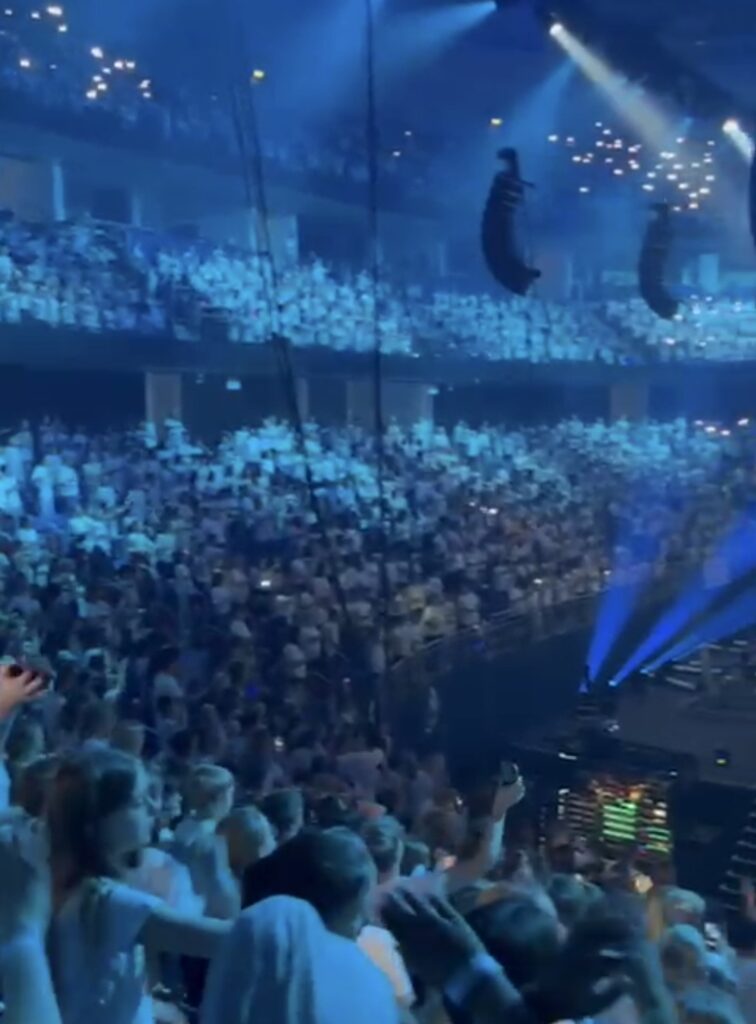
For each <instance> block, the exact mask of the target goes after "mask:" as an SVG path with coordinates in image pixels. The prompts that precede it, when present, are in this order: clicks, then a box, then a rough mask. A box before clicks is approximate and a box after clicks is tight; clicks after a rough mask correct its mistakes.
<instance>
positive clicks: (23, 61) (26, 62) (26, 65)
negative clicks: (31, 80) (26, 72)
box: [18, 57, 31, 68]
mask: <svg viewBox="0 0 756 1024" xmlns="http://www.w3.org/2000/svg"><path fill="white" fill-rule="evenodd" d="M18 66H19V67H20V68H30V67H31V61H30V60H29V58H28V57H21V59H20V60H19V62H18Z"/></svg>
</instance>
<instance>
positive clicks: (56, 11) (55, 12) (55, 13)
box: [47, 5, 63, 18]
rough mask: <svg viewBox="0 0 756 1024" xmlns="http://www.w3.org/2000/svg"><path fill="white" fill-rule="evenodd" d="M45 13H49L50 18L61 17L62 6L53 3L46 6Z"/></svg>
mask: <svg viewBox="0 0 756 1024" xmlns="http://www.w3.org/2000/svg"><path fill="white" fill-rule="evenodd" d="M47 13H48V14H49V15H50V17H51V18H62V17H63V8H62V7H57V6H55V5H53V6H52V7H48V8H47Z"/></svg>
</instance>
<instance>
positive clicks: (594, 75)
mask: <svg viewBox="0 0 756 1024" xmlns="http://www.w3.org/2000/svg"><path fill="white" fill-rule="evenodd" d="M549 34H550V35H551V36H552V38H553V39H555V40H556V42H557V43H558V44H559V46H560V47H561V48H562V49H563V50H564V51H565V52H566V53H567V54H568V55H569V56H570V57H571V58H572V59H573V60H574V62H575V64H576V65H577V66H578V67H579V68H580V70H581V71H582V72H583V74H584V75H585V76H586V78H588V79H589V80H590V81H591V82H593V83H594V85H596V86H597V87H598V88H599V89H600V90H601V92H602V93H603V94H604V95H605V96H606V97H607V99H608V100H609V101H610V103H611V104H612V106H613V107H614V108H615V110H617V111H618V112H619V113H620V114H622V115H623V117H625V118H626V120H627V121H628V122H629V123H630V124H631V125H632V126H633V128H634V129H635V130H636V131H637V132H638V133H639V135H640V136H641V137H642V139H643V140H644V141H646V142H649V143H650V144H652V145H654V146H655V147H661V146H663V145H664V140H665V139H667V138H669V136H670V132H671V131H672V130H673V129H672V127H671V126H670V123H669V120H668V118H667V117H665V116H664V115H663V113H662V112H661V110H660V108H659V107H658V106H657V105H656V104H654V103H653V102H651V101H650V100H649V98H648V97H647V96H646V95H645V93H641V92H639V91H638V90H637V89H635V88H634V87H632V86H631V85H630V84H629V83H628V81H627V80H626V79H622V78H621V77H620V76H619V75H618V74H617V72H616V70H615V68H613V67H612V66H611V65H610V64H609V63H608V62H607V61H606V60H605V59H604V58H602V57H600V56H599V55H598V54H597V53H596V52H595V51H594V50H592V49H591V48H590V47H588V46H586V44H585V43H584V42H582V41H581V40H580V39H579V38H578V37H577V36H576V35H575V34H574V33H573V32H571V31H570V30H569V29H568V28H566V27H565V26H564V25H563V24H562V23H561V22H557V23H556V24H554V25H552V26H551V28H550V29H549ZM603 134H604V135H605V136H612V135H613V132H612V130H611V129H609V128H604V129H603ZM619 141H620V143H621V146H622V145H624V144H623V143H622V140H621V139H620V140H619Z"/></svg>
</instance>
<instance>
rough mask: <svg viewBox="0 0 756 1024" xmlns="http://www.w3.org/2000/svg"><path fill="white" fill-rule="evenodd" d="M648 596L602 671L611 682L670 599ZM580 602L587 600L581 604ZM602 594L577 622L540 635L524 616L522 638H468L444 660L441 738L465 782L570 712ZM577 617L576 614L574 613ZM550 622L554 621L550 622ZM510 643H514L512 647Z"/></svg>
mask: <svg viewBox="0 0 756 1024" xmlns="http://www.w3.org/2000/svg"><path fill="white" fill-rule="evenodd" d="M670 598H671V594H670V593H669V592H668V593H667V594H666V595H665V599H664V600H662V599H659V600H655V601H653V602H646V603H645V604H643V605H642V606H641V607H639V609H638V610H637V611H636V613H635V614H634V615H633V616H631V618H630V620H629V622H628V624H627V626H626V628H625V629H624V630H623V632H622V633H621V634H620V635H619V637H618V638H617V642H616V644H615V645H614V648H613V650H612V652H611V656H610V658H609V659H608V661H607V665H606V669H605V671H604V672H603V673H602V679H601V680H599V682H600V683H604V684H605V683H606V682H608V680H609V679H611V678H612V675H613V674H614V673H615V672H617V671H619V669H620V668H621V667H622V665H624V663H625V662H626V660H627V659H628V658H629V656H630V655H631V654H632V653H633V652H634V651H635V650H636V649H637V647H638V645H639V643H640V642H641V641H642V640H643V639H644V638H645V637H646V636H647V635H648V633H649V632H650V630H651V629H652V628H653V626H654V623H655V622H656V621H657V620H658V617H659V613H660V612H661V610H662V609H663V608H666V607H667V606H668V603H669V600H670ZM575 604H576V605H578V606H579V605H580V603H579V602H576V603H575ZM597 607H598V603H597V601H594V600H591V601H586V602H583V604H582V606H581V607H580V610H579V613H578V618H579V619H580V620H581V621H580V622H579V624H578V623H576V625H575V626H574V627H573V628H568V629H567V630H566V631H563V632H561V634H560V635H556V636H554V635H551V636H550V637H548V638H547V639H540V640H538V639H534V637H533V631H532V627H531V626H530V624H529V623H528V620H526V619H525V618H524V617H523V618H521V619H519V620H516V621H515V622H513V623H512V624H510V625H508V626H503V627H502V632H503V631H504V629H508V630H520V631H522V636H521V639H519V640H518V639H517V637H516V636H515V637H511V636H510V637H509V638H505V637H504V636H498V637H497V636H495V635H489V636H488V637H486V638H484V637H478V638H467V639H465V640H463V641H460V643H459V644H457V645H456V647H455V648H454V649H453V650H452V652H448V651H447V652H445V654H444V657H443V663H441V664H439V665H438V670H439V671H438V675H437V677H436V678H437V680H438V684H439V687H440V697H441V721H440V732H441V740H442V743H443V746H444V749H445V751H446V755H447V758H448V760H449V766H450V769H451V772H452V777H453V778H454V780H455V782H456V784H457V785H459V786H460V787H462V788H464V785H465V781H466V780H468V779H471V778H472V779H474V778H475V777H477V778H480V777H481V776H482V775H487V774H490V773H492V772H494V771H495V770H496V767H497V766H498V764H499V762H500V760H501V759H502V757H505V756H506V751H507V748H508V746H509V744H511V743H518V742H521V741H522V739H523V738H524V736H525V734H526V733H527V732H528V731H530V730H532V729H534V728H535V727H537V726H543V725H544V724H546V723H548V722H549V721H553V720H557V719H560V718H563V717H565V716H566V715H568V714H569V713H570V712H571V710H572V709H574V706H575V704H576V702H577V698H578V693H579V688H580V683H581V681H582V680H583V678H584V674H585V665H586V661H587V656H588V650H589V648H590V643H591V637H592V635H593V621H594V620H595V615H596V610H597ZM552 614H553V616H554V619H553V621H552V623H551V625H550V628H551V631H552V633H553V628H554V627H555V626H556V627H557V628H559V627H560V625H561V624H562V622H564V623H567V622H568V621H569V618H568V616H571V615H572V611H571V609H570V608H569V607H568V608H566V609H565V610H561V609H554V610H553V612H552ZM572 621H575V620H574V619H573V620H572ZM546 625H547V627H548V626H549V624H548V623H547V624H546ZM507 648H508V649H507Z"/></svg>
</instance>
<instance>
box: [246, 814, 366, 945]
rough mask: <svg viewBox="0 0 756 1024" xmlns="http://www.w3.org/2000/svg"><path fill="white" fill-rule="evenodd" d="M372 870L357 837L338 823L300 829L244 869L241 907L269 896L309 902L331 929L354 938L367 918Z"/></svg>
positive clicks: (363, 847) (362, 845) (364, 849)
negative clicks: (269, 852) (320, 827)
mask: <svg viewBox="0 0 756 1024" xmlns="http://www.w3.org/2000/svg"><path fill="white" fill-rule="evenodd" d="M376 878H377V874H376V870H375V865H374V864H373V860H372V858H371V856H370V854H369V852H368V849H367V847H366V846H365V844H364V843H363V841H362V840H361V839H360V837H359V836H357V835H355V834H354V833H353V832H350V831H348V830H347V829H343V828H334V829H326V830H318V829H304V830H303V831H302V832H300V833H299V835H298V836H295V837H294V839H290V840H289V842H288V843H284V844H283V845H282V846H279V847H278V849H277V850H275V851H274V852H273V853H272V854H271V855H270V856H269V857H265V858H263V859H262V860H259V861H258V862H257V863H256V864H253V865H252V867H251V868H248V869H247V871H246V872H245V874H244V893H243V903H244V906H251V905H252V904H254V903H259V902H260V901H262V900H264V899H267V898H268V897H270V896H293V897H295V898H296V899H300V900H305V901H306V902H307V903H310V904H312V906H313V907H315V909H316V910H317V911H318V913H319V914H320V916H321V918H322V920H323V922H324V924H325V925H326V927H327V928H329V929H330V930H331V931H333V932H335V933H336V934H338V935H343V936H344V937H346V938H356V937H357V936H358V935H359V933H360V932H361V931H362V928H363V927H364V925H365V923H366V921H367V919H368V907H369V901H370V896H371V893H372V891H373V888H374V886H375V883H376Z"/></svg>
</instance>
